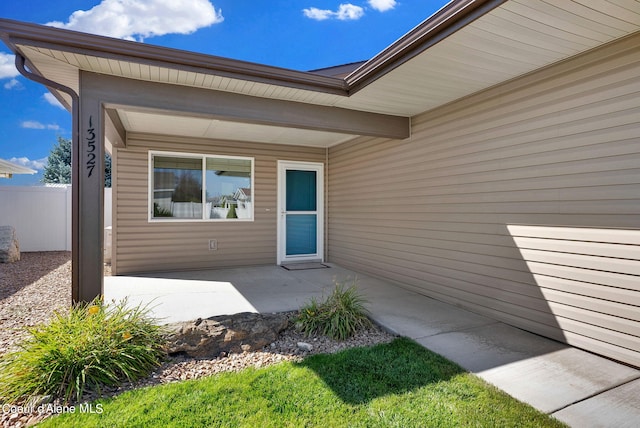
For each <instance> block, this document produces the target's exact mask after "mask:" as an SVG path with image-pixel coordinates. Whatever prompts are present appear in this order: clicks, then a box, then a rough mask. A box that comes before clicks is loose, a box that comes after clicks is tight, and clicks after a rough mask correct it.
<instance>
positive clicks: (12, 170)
mask: <svg viewBox="0 0 640 428" xmlns="http://www.w3.org/2000/svg"><path fill="white" fill-rule="evenodd" d="M36 172H38V171H34V170H33V169H31V168H27V167H25V166H22V165H16V164H15V163H13V162H9V161H6V160H4V159H0V177H1V178H11V177H12V176H13V174H35V173H36Z"/></svg>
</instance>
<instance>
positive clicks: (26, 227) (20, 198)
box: [0, 186, 111, 252]
mask: <svg viewBox="0 0 640 428" xmlns="http://www.w3.org/2000/svg"><path fill="white" fill-rule="evenodd" d="M104 206H105V218H104V223H105V227H107V226H111V189H105V201H104ZM0 226H13V227H15V229H16V233H17V235H18V242H19V244H20V251H23V252H28V251H71V186H56V187H44V186H43V187H22V186H0Z"/></svg>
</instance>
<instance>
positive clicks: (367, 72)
mask: <svg viewBox="0 0 640 428" xmlns="http://www.w3.org/2000/svg"><path fill="white" fill-rule="evenodd" d="M506 1H508V0H452V1H451V2H449V3H447V4H446V5H445V6H444V7H442V8H441V9H440V10H438V11H437V12H436V13H434V14H433V15H431V16H430V17H429V18H427V19H426V20H424V21H423V22H422V23H420V24H418V26H416V27H415V28H414V29H412V30H411V31H409V32H408V33H407V34H405V35H404V36H402V37H401V38H400V39H399V40H398V41H396V42H395V43H393V44H392V45H391V46H389V47H388V48H386V49H385V50H383V51H382V52H380V53H379V54H378V55H376V56H375V57H373V58H372V59H370V60H369V61H367V62H366V63H364V64H363V65H362V66H361V67H360V68H358V69H357V70H355V71H354V72H353V73H351V74H349V75H348V76H346V77H345V80H346V82H347V85H348V87H349V95H352V94H354V93H356V92H357V91H359V90H360V89H362V88H364V87H365V86H367V85H369V84H370V83H372V82H374V81H376V80H378V79H379V78H380V77H382V76H384V75H385V74H387V73H389V72H390V71H393V70H394V69H395V68H397V67H399V66H400V65H402V64H404V63H405V62H407V61H409V60H410V59H412V58H414V57H415V56H417V55H419V54H420V53H422V52H424V51H425V50H427V49H429V48H430V47H431V46H433V45H435V44H436V43H438V42H440V41H441V40H443V39H445V38H446V37H448V36H450V35H451V34H453V33H455V32H456V31H458V30H459V29H461V28H463V27H464V26H466V25H468V24H470V23H471V22H473V21H475V20H476V19H478V18H480V17H481V16H483V15H485V14H486V13H488V12H490V11H491V10H493V9H495V8H496V7H498V6H500V5H501V4H503V3H505V2H506Z"/></svg>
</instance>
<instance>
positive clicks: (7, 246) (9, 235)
mask: <svg viewBox="0 0 640 428" xmlns="http://www.w3.org/2000/svg"><path fill="white" fill-rule="evenodd" d="M18 260H20V245H19V244H18V237H17V235H16V229H15V228H14V227H13V226H0V263H13V262H17V261H18Z"/></svg>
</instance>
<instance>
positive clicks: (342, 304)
mask: <svg viewBox="0 0 640 428" xmlns="http://www.w3.org/2000/svg"><path fill="white" fill-rule="evenodd" d="M365 303H366V300H365V299H364V297H362V296H361V295H360V294H359V293H358V290H357V289H356V287H355V284H354V285H351V286H350V287H348V288H346V289H345V288H344V286H343V285H342V284H336V286H335V288H334V289H333V292H332V293H331V295H330V296H329V297H328V298H327V299H326V300H325V301H323V302H320V301H318V300H316V299H315V298H312V299H311V300H310V301H309V302H308V303H307V304H306V305H304V306H303V307H302V308H301V309H300V314H299V315H298V318H297V319H296V327H297V328H298V329H299V330H301V331H302V332H303V333H305V334H307V335H311V334H315V333H319V334H324V335H325V336H329V337H331V338H333V339H339V340H344V339H347V338H349V337H351V336H353V334H354V333H355V332H356V331H358V330H359V329H361V328H366V327H369V326H370V325H371V321H370V320H369V317H368V311H367V309H366V308H365Z"/></svg>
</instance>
